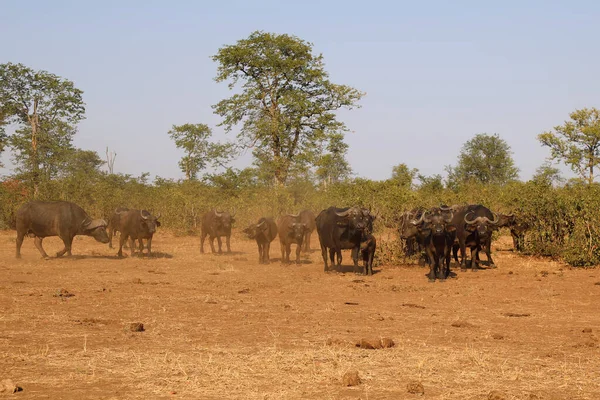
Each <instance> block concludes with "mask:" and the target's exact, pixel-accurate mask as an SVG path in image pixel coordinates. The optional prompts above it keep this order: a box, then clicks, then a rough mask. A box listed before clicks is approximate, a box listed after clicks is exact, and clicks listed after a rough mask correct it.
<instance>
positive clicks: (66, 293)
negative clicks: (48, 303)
mask: <svg viewBox="0 0 600 400" xmlns="http://www.w3.org/2000/svg"><path fill="white" fill-rule="evenodd" d="M73 296H75V295H74V294H73V293H70V292H69V291H68V290H67V289H60V290H57V291H56V293H54V297H73Z"/></svg>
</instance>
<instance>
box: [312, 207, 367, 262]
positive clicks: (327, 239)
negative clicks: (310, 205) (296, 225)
mask: <svg viewBox="0 0 600 400" xmlns="http://www.w3.org/2000/svg"><path fill="white" fill-rule="evenodd" d="M374 220H375V217H374V216H372V215H371V213H370V212H369V210H367V209H364V208H360V207H350V208H335V207H329V208H328V209H327V210H323V211H321V212H320V213H319V215H318V216H317V218H316V225H317V233H318V235H319V243H320V245H321V255H322V257H323V263H324V264H325V272H327V271H328V270H329V268H328V265H327V251H328V250H329V258H330V260H331V264H332V265H333V264H334V256H335V255H336V254H337V261H338V265H340V264H341V263H342V249H352V259H353V261H354V272H358V256H359V251H360V243H361V238H362V237H363V234H364V232H365V231H366V232H368V233H371V232H372V231H373V221H374Z"/></svg>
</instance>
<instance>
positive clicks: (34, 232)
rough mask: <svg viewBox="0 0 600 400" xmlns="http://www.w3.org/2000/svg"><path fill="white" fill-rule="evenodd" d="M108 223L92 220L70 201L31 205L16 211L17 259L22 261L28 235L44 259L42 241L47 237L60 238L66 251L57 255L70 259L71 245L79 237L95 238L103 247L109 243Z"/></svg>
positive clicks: (34, 203) (34, 202)
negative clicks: (23, 247)
mask: <svg viewBox="0 0 600 400" xmlns="http://www.w3.org/2000/svg"><path fill="white" fill-rule="evenodd" d="M106 225H107V224H106V221H104V220H102V219H91V218H90V217H89V216H88V215H87V214H86V212H85V211H83V209H82V208H81V207H79V206H78V205H77V204H74V203H70V202H67V201H50V202H47V201H31V202H29V203H25V204H23V205H22V206H21V207H20V208H19V210H17V258H21V245H22V244H23V239H24V238H25V235H29V236H30V237H34V238H35V247H37V249H38V250H39V251H40V254H41V255H42V257H44V258H46V259H47V258H48V254H46V252H45V251H44V248H43V247H42V240H44V238H45V237H48V236H58V237H59V238H61V239H62V241H63V243H64V244H65V248H64V249H62V250H61V251H59V252H58V253H56V257H61V256H63V255H64V254H65V253H66V254H67V256H71V245H72V244H73V238H74V237H75V236H76V235H86V236H92V237H93V238H94V239H96V240H97V241H99V242H101V243H108V235H107V233H106Z"/></svg>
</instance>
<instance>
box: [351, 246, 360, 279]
mask: <svg viewBox="0 0 600 400" xmlns="http://www.w3.org/2000/svg"><path fill="white" fill-rule="evenodd" d="M359 254H360V247H354V248H353V249H352V262H353V263H354V268H353V269H354V273H358V272H359V267H358V255H359Z"/></svg>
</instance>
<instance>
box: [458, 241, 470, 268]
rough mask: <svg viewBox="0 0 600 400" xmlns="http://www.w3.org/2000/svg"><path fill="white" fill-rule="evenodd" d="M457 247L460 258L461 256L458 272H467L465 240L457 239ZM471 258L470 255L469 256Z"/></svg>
mask: <svg viewBox="0 0 600 400" xmlns="http://www.w3.org/2000/svg"><path fill="white" fill-rule="evenodd" d="M458 245H459V247H460V256H461V260H460V270H461V271H466V270H467V244H466V242H465V239H464V238H463V239H460V238H459V239H458ZM471 256H472V254H471Z"/></svg>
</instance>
